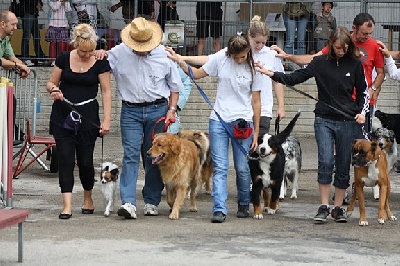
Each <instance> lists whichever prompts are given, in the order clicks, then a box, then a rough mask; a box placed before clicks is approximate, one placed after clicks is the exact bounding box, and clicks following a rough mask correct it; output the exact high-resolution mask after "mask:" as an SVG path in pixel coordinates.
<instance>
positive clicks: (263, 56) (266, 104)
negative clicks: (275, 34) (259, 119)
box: [253, 46, 284, 118]
mask: <svg viewBox="0 0 400 266" xmlns="http://www.w3.org/2000/svg"><path fill="white" fill-rule="evenodd" d="M276 54H277V52H276V51H274V50H271V49H270V48H269V47H267V46H264V48H263V49H262V50H261V51H259V52H253V59H254V62H260V63H262V65H263V66H264V68H265V69H268V70H272V71H274V72H276V71H277V72H284V69H283V65H282V62H281V60H280V59H279V58H278V57H276V56H275V55H276ZM262 82H263V85H264V86H263V87H262V90H261V116H267V117H271V118H272V106H273V103H274V99H273V97H274V96H273V94H272V79H271V78H270V77H268V76H267V75H263V81H262Z"/></svg>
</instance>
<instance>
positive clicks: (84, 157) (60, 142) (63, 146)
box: [56, 139, 95, 193]
mask: <svg viewBox="0 0 400 266" xmlns="http://www.w3.org/2000/svg"><path fill="white" fill-rule="evenodd" d="M56 145H57V152H58V171H59V175H58V176H59V182H60V188H61V193H67V192H72V189H73V187H74V168H75V151H76V161H77V165H78V168H79V179H80V180H81V183H82V187H83V189H84V190H92V189H93V186H94V166H93V151H94V145H95V143H93V144H85V145H82V144H76V143H75V142H74V141H71V140H66V139H57V140H56Z"/></svg>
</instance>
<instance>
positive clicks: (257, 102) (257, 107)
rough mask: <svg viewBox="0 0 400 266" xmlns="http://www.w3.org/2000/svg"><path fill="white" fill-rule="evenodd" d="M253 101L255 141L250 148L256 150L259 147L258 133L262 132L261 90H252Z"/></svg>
mask: <svg viewBox="0 0 400 266" xmlns="http://www.w3.org/2000/svg"><path fill="white" fill-rule="evenodd" d="M251 102H252V106H253V124H254V134H253V142H252V143H251V147H250V149H251V150H252V151H254V150H255V149H256V148H257V140H258V134H259V132H260V117H261V97H260V91H252V93H251Z"/></svg>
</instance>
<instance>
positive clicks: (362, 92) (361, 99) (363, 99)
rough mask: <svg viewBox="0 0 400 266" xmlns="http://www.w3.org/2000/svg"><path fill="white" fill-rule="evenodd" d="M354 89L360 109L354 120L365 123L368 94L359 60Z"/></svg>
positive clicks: (367, 109)
mask: <svg viewBox="0 0 400 266" xmlns="http://www.w3.org/2000/svg"><path fill="white" fill-rule="evenodd" d="M354 74H355V84H354V85H355V86H354V87H355V89H356V104H357V106H358V108H359V110H360V113H359V114H356V116H355V120H356V122H357V123H358V124H364V123H365V114H366V113H367V112H368V111H369V100H370V98H369V94H368V85H367V82H366V81H365V75H364V68H363V66H362V65H361V62H359V65H358V67H357V69H356V70H355V73H354Z"/></svg>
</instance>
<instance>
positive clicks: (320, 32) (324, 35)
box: [314, 2, 336, 52]
mask: <svg viewBox="0 0 400 266" xmlns="http://www.w3.org/2000/svg"><path fill="white" fill-rule="evenodd" d="M321 4H322V12H320V13H318V14H317V18H316V22H315V35H314V38H315V42H316V51H317V52H318V51H321V50H322V49H323V48H324V47H325V46H326V44H327V42H328V38H329V35H330V34H331V32H332V31H333V30H334V29H336V18H335V17H334V16H333V15H332V13H331V10H332V8H333V2H322V3H321Z"/></svg>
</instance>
